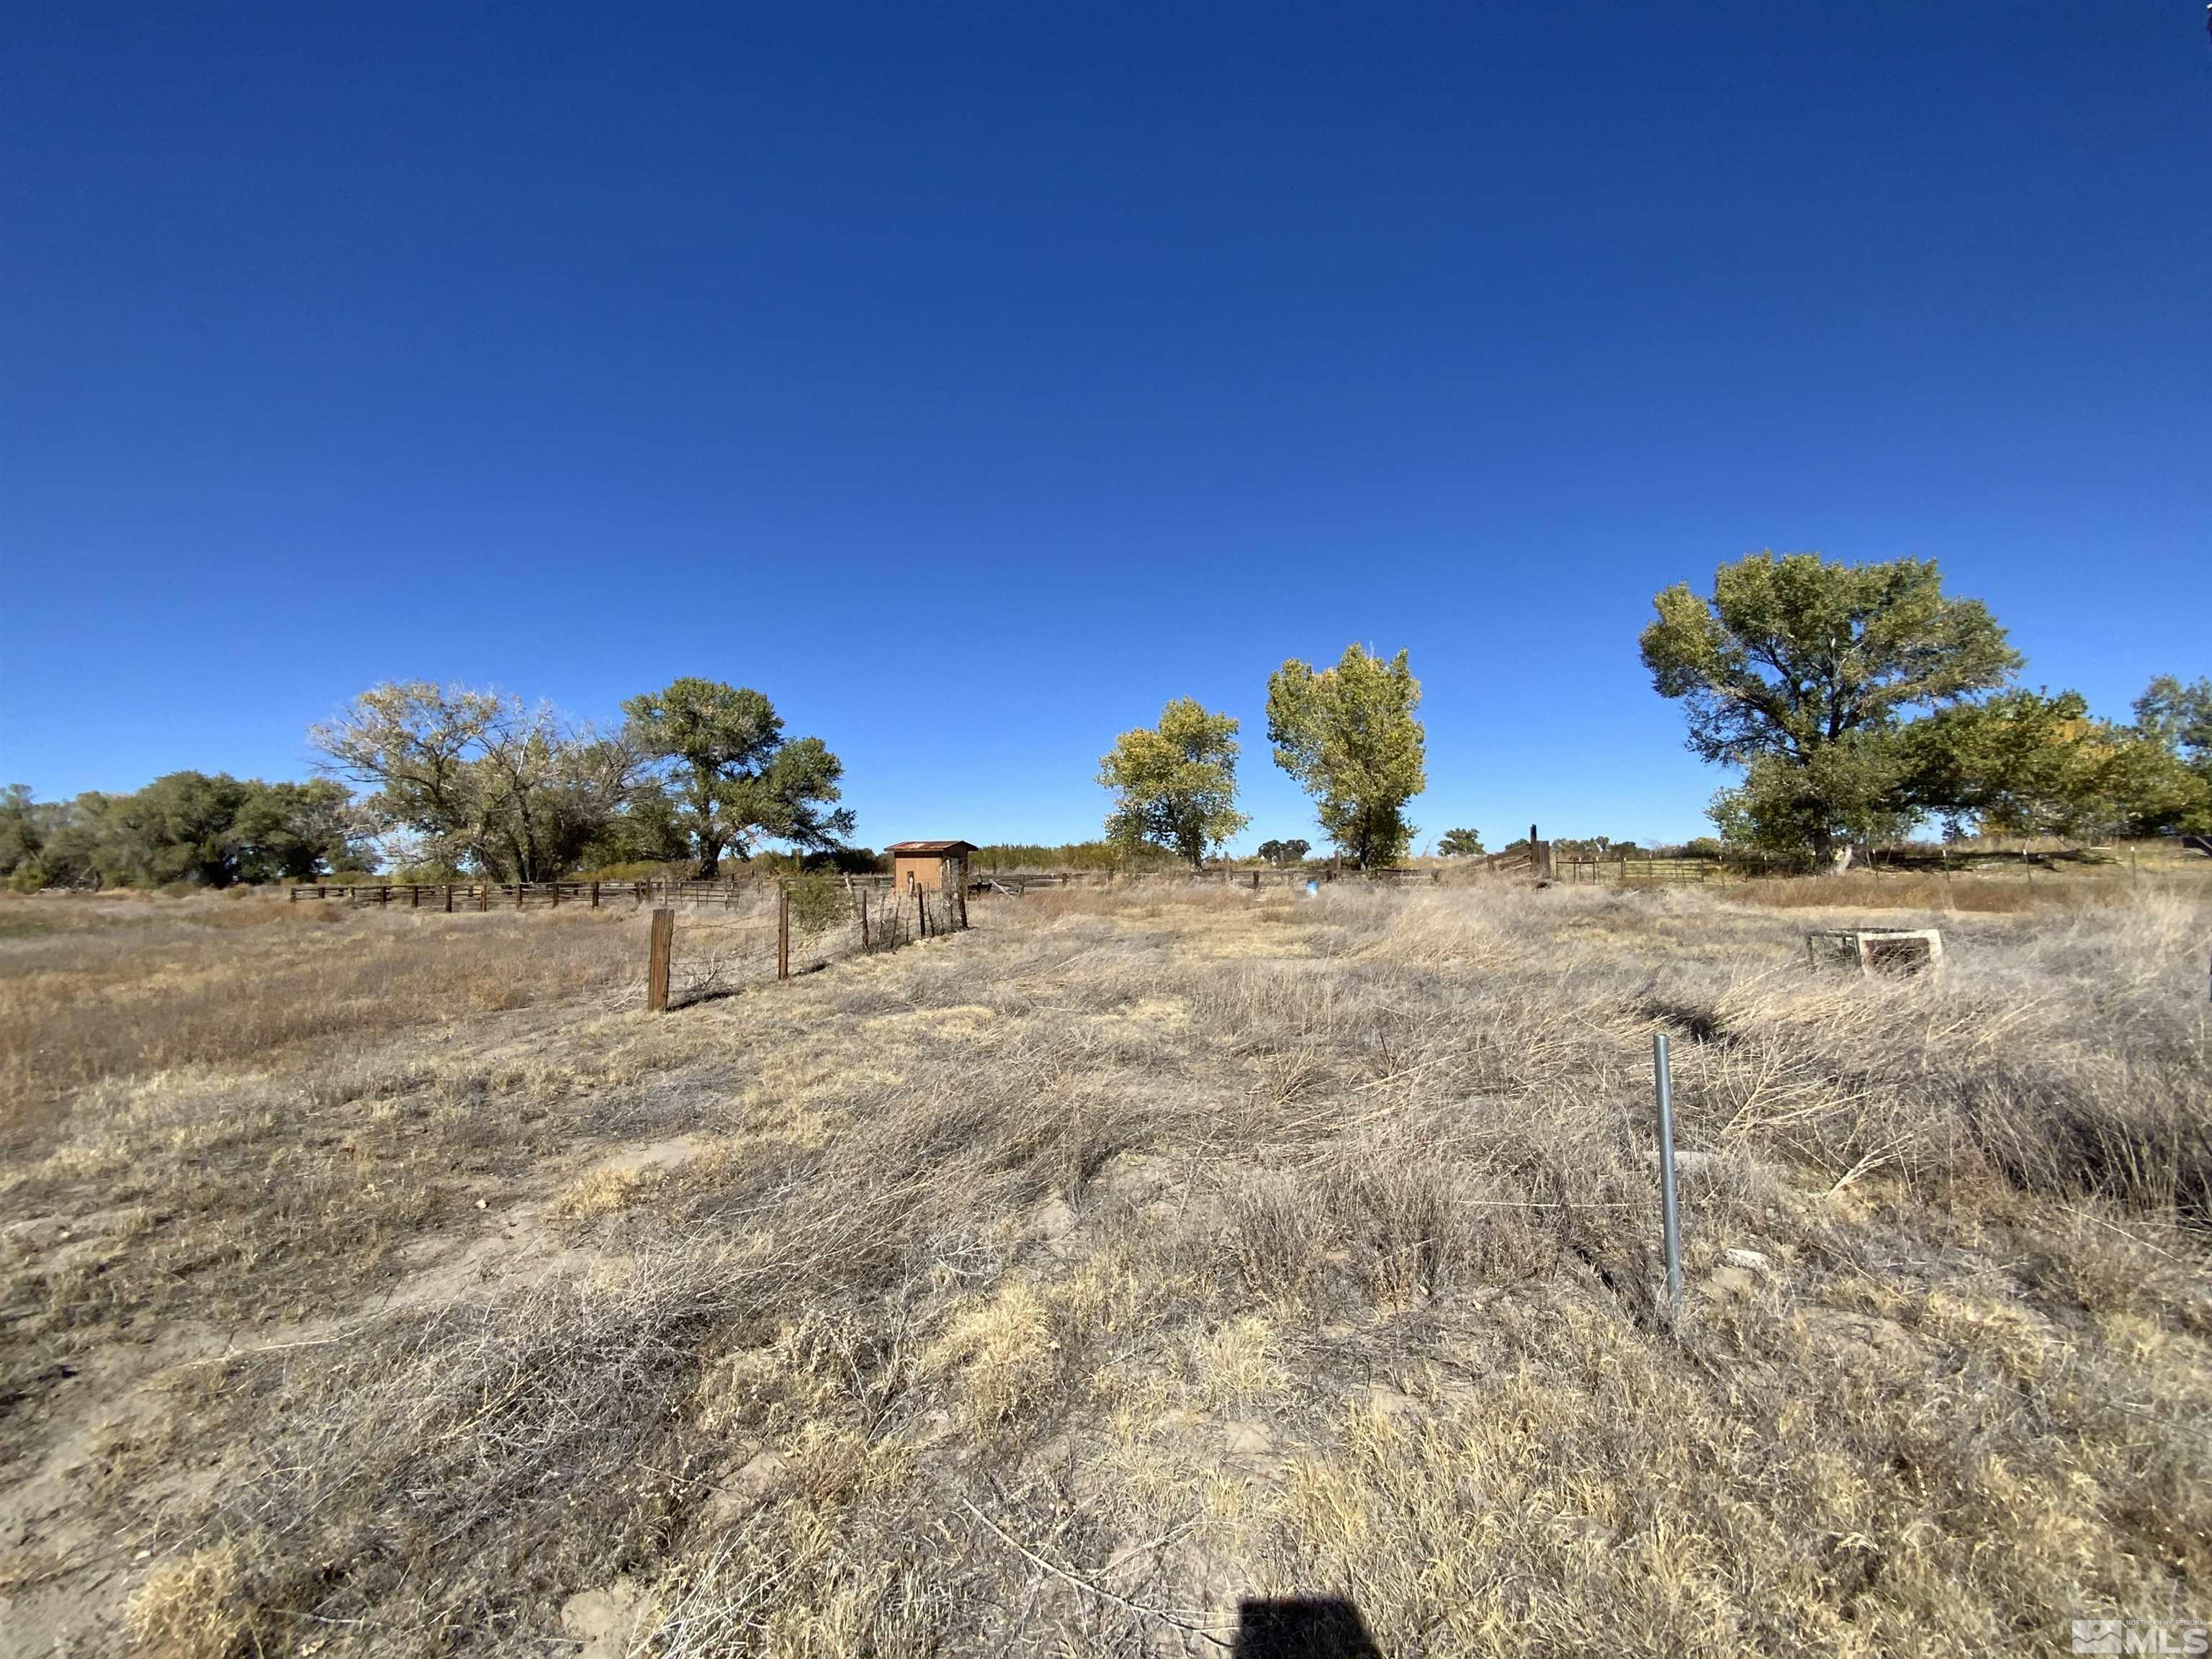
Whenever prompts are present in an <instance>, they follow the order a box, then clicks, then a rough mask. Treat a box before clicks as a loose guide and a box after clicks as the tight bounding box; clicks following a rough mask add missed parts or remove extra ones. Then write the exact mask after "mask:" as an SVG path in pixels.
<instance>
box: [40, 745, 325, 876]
mask: <svg viewBox="0 0 2212 1659" xmlns="http://www.w3.org/2000/svg"><path fill="white" fill-rule="evenodd" d="M363 828H364V826H363V822H362V818H361V817H360V815H359V814H358V813H357V812H356V810H355V806H354V802H353V796H352V792H351V791H349V790H348V789H347V788H346V787H344V786H343V784H339V783H336V782H333V781H331V780H329V779H327V778H318V779H315V780H313V781H310V782H307V783H264V782H263V781H261V780H260V779H258V778H234V777H232V776H231V775H229V774H228V773H225V772H218V773H216V774H213V775H210V774H208V773H205V772H172V773H170V774H168V775H167V776H165V777H159V778H156V779H155V780H154V781H153V782H151V783H149V784H148V785H147V786H146V787H144V788H143V789H140V790H137V792H135V793H131V794H127V795H118V794H104V793H100V792H98V791H92V792H88V793H85V794H82V795H79V796H77V797H76V799H73V800H66V801H37V800H33V799H32V798H31V792H30V791H29V790H28V789H27V788H26V787H23V786H22V785H21V784H20V783H18V784H10V785H9V787H8V788H7V790H6V791H5V792H4V793H0V875H4V876H5V877H6V878H7V880H8V883H9V885H10V886H12V887H14V888H15V890H17V891H19V892H27V891H33V890H37V889H39V888H41V887H69V886H94V885H97V886H110V887H112V886H138V887H162V886H168V885H171V884H176V883H179V882H181V883H188V884H192V885H195V886H205V887H228V886H230V885H232V884H234V883H237V882H251V881H280V880H284V879H287V878H300V877H304V876H313V875H316V874H319V873H320V872H325V871H330V870H337V869H343V868H345V867H347V866H349V865H354V864H358V863H359V862H361V860H362V858H363V857H364V854H363V852H362V845H361V843H362V832H363Z"/></svg>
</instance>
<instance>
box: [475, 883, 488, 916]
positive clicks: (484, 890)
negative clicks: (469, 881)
mask: <svg viewBox="0 0 2212 1659" xmlns="http://www.w3.org/2000/svg"><path fill="white" fill-rule="evenodd" d="M476 901H477V909H479V910H489V909H490V908H491V884H490V883H489V882H488V881H480V882H477V884H476Z"/></svg>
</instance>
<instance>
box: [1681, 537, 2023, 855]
mask: <svg viewBox="0 0 2212 1659" xmlns="http://www.w3.org/2000/svg"><path fill="white" fill-rule="evenodd" d="M1654 605H1655V606H1656V609H1657V611H1658V617H1657V619H1656V621H1654V622H1653V623H1651V624H1650V626H1649V627H1647V628H1646V629H1644V635H1643V640H1642V645H1643V655H1644V666H1645V667H1647V668H1648V669H1650V671H1651V682H1652V684H1653V686H1654V687H1655V688H1656V690H1658V692H1659V694H1660V695H1661V696H1665V697H1673V698H1680V699H1681V700H1682V702H1683V703H1684V705H1685V707H1686V712H1687V714H1688V717H1689V726H1690V736H1689V747H1690V749H1691V750H1692V752H1693V753H1695V754H1697V755H1699V756H1700V757H1703V758H1704V759H1705V760H1709V761H1714V762H1717V763H1722V764H1724V765H1730V766H1740V767H1742V768H1743V769H1745V776H1744V781H1743V783H1742V784H1741V786H1740V787H1737V788H1735V789H1730V790H1724V791H1723V792H1722V793H1720V794H1719V795H1718V796H1717V797H1715V800H1714V807H1713V812H1714V817H1715V820H1716V822H1717V823H1720V824H1721V825H1722V827H1723V829H1724V831H1726V832H1727V833H1728V834H1729V836H1731V838H1733V839H1738V840H1743V841H1747V842H1752V843H1753V844H1755V845H1762V846H1769V847H1779V848H1797V849H1805V850H1809V851H1811V852H1812V853H1814V854H1815V855H1816V856H1819V857H1826V856H1827V855H1829V854H1831V853H1832V850H1833V849H1834V848H1836V847H1838V845H1848V844H1849V843H1850V842H1857V841H1866V840H1871V839H1873V838H1875V837H1877V836H1882V835H1887V834H1891V833H1895V832H1897V831H1898V830H1899V829H1902V828H1903V827H1905V825H1907V824H1909V823H1911V820H1912V818H1913V817H1915V816H1917V813H1918V812H1919V811H1923V810H1925V800H1924V796H1921V795H1918V794H1917V793H1916V792H1915V791H1914V790H1913V789H1912V787H1911V782H1912V771H1913V767H1914V764H1915V757H1914V756H1913V755H1912V754H1911V752H1910V750H1909V749H1908V747H1907V746H1906V745H1905V744H1901V743H1900V742H1899V741H1898V733H1899V730H1900V728H1901V727H1902V726H1905V724H1906V723H1907V722H1908V721H1909V720H1910V718H1911V716H1912V715H1913V714H1918V713H1925V712H1927V711H1930V710H1936V709H1941V708H1948V707H1952V706H1954V705H1957V704H1960V703H1961V702H1966V701H1968V700H1970V699H1972V698H1974V697H1976V696H1979V695H1981V694H1984V693H1986V692H1990V691H1993V690H1996V689H1997V688H1999V687H2001V686H2002V685H2004V684H2006V683H2007V682H2008V680H2009V679H2010V678H2011V677H2012V675H2013V673H2014V672H2015V671H2016V670H2017V669H2018V667H2019V666H2020V657H2019V655H2018V653H2015V651H2014V650H2013V649H2012V648H2011V647H2010V646H2009V645H2008V644H2007V643H2006V641H2005V634H2004V630H2003V629H2002V628H2000V627H1998V626H1997V624H1996V620H1995V619H1994V618H1992V617H1990V613H1989V611H1988V610H1987V609H1986V608H1985V607H1984V606H1983V605H1982V604H1981V603H1980V602H1979V601H1978V600H1974V599H1951V598H1948V597H1947V596H1946V595H1945V594H1944V593H1943V591H1942V581H1941V579H1940V576H1939V574H1938V572H1937V570H1936V565H1935V564H1934V562H1931V561H1927V560H1918V559H1899V560H1895V561H1893V562H1888V563H1885V564H1868V565H1850V564H1843V563H1838V562H1830V561H1828V560H1826V559H1823V558H1821V557H1820V556H1819V555H1818V554H1815V553H1792V554H1787V555H1784V556H1776V555H1775V554H1772V553H1771V552H1770V553H1757V554H1753V555H1752V556H1750V557H1748V558H1746V559H1741V560H1739V561H1738V562H1735V563H1734V564H1729V565H1723V566H1722V567H1721V568H1720V569H1719V570H1717V572H1716V573H1715V574H1714V578H1713V592H1712V593H1711V597H1709V598H1700V597H1699V595H1698V594H1696V593H1694V592H1692V591H1691V589H1690V587H1689V586H1688V584H1686V583H1680V584H1677V585H1676V586H1673V587H1670V588H1668V589H1667V590H1666V591H1665V592H1662V593H1661V594H1659V595H1658V597H1657V598H1656V600H1655V601H1654Z"/></svg>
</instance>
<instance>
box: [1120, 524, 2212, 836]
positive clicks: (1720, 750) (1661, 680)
mask: <svg viewBox="0 0 2212 1659" xmlns="http://www.w3.org/2000/svg"><path fill="white" fill-rule="evenodd" d="M1654 607H1655V609H1656V613H1657V617H1656V620H1655V621H1654V622H1653V623H1651V624H1650V626H1649V627H1648V628H1646V629H1644V633H1643V635H1642V638H1641V641H1640V643H1641V647H1642V653H1643V659H1644V666H1645V667H1646V668H1647V669H1649V670H1650V674H1651V678H1652V685H1653V688H1654V689H1655V690H1656V691H1658V693H1659V694H1660V695H1661V696H1664V697H1668V698H1672V699H1676V700H1679V701H1680V702H1682V703H1683V704H1684V706H1685V708H1686V712H1687V714H1688V716H1689V728H1690V730H1689V746H1690V748H1691V750H1692V751H1693V752H1694V753H1696V754H1697V755H1699V757H1702V758H1703V759H1705V760H1708V761H1711V762H1714V763H1717V764H1720V765H1723V766H1726V767H1729V768H1731V769H1735V771H1736V772H1737V773H1738V774H1739V775H1740V778H1741V781H1739V782H1737V783H1735V784H1733V785H1731V786H1730V787H1725V788H1723V789H1722V790H1721V791H1720V792H1719V793H1717V795H1715V796H1714V798H1713V800H1712V804H1711V807H1710V809H1709V816H1710V817H1711V818H1712V820H1713V822H1714V824H1715V826H1716V827H1717V829H1719V830H1720V831H1721V840H1720V841H1719V842H1716V843H1712V849H1713V850H1714V851H1716V852H1719V851H1735V852H1742V853H1759V854H1765V855H1774V854H1780V855H1783V856H1784V857H1785V858H1788V859H1791V860H1829V859H1834V860H1838V862H1848V861H1849V860H1850V858H1851V857H1852V855H1853V854H1855V853H1856V852H1857V851H1858V850H1860V849H1865V848H1872V847H1874V846H1876V845H1880V844H1887V843H1891V842H1897V841H1899V840H1902V839H1904V838H1905V837H1906V836H1908V835H1910V834H1911V831H1912V830H1913V829H1915V828H1916V827H1917V826H1918V825H1921V824H1923V823H1929V822H1931V821H1933V822H1939V823H1942V826H1943V829H1944V832H1945V834H1946V836H1963V835H1965V834H1967V833H1969V832H1970V831H1976V832H1979V833H1984V834H1994V835H2002V836H2059V837H2067V838H2087V837H2104V836H2155V835H2165V834H2180V833H2186V834H2200V833H2212V679H2205V678H2200V679H2197V680H2196V681H2195V682H2193V683H2189V684H2185V683H2184V682H2182V681H2181V680H2180V679H2179V678H2174V677H2172V676H2171V675H2166V676H2160V678H2155V679H2154V680H2152V681H2151V682H2150V684H2149V685H2148V688H2147V689H2146V690H2145V691H2144V693H2143V695H2142V696H2141V697H2139V698H2137V699H2136V702H2135V705H2134V708H2133V711H2132V712H2133V714H2134V716H2135V718H2134V719H2133V720H2129V721H2119V720H2098V719H2094V718H2093V717H2092V716H2091V715H2090V714H2089V708H2088V704H2087V701H2086V700H2085V699H2084V698H2083V697H2082V696H2081V695H2080V694H2079V693H2077V692H2074V691H2059V692H2056V693H2053V692H2051V691H2049V690H2033V691H2031V690H2027V689H2026V688H2025V687H2022V686H2021V685H2020V684H2017V681H2018V678H2019V675H2020V673H2021V669H2022V668H2023V666H2024V664H2023V662H2022V659H2021V655H2020V653H2018V652H2016V651H2015V650H2014V649H2013V648H2012V647H2011V646H2010V644H2009V643H2008V641H2007V639H2006V636H2005V632H2004V630H2003V629H2002V628H2000V627H1999V626H1998V625H1997V623H1996V619H1995V618H1993V617H1991V616H1990V613H1989V611H1988V609H1987V608H1986V607H1985V606H1984V605H1982V604H1981V602H1980V601H1978V600H1975V599H1956V598H1953V597H1951V596H1949V595H1947V594H1946V593H1944V592H1943V591H1942V580H1941V578H1940V575H1939V574H1938V572H1937V569H1936V565H1935V564H1934V563H1933V562H1929V561H1924V560H1916V559H1899V560H1894V561H1892V562H1887V563H1878V564H1867V565H1850V564H1844V563H1841V562H1833V561H1830V560H1827V559H1823V558H1822V557H1820V556H1819V555H1818V554H1814V553H1795V554H1788V555H1783V556H1777V555H1775V554H1773V553H1757V554H1753V555H1752V556H1749V557H1747V558H1744V559H1741V560H1739V561H1737V562H1735V563H1734V564H1729V565H1724V566H1723V567H1721V568H1720V569H1719V570H1717V572H1716V573H1715V575H1714V585H1713V592H1711V595H1709V596H1705V597H1700V596H1699V595H1698V594H1696V593H1695V592H1692V590H1691V589H1690V587H1689V586H1688V585H1687V584H1680V585H1677V586H1674V587H1670V588H1668V589H1667V590H1666V591H1665V592H1662V593H1661V594H1659V595H1658V596H1657V598H1656V599H1655V601H1654ZM1420 697H1421V688H1420V683H1419V681H1418V680H1416V679H1415V678H1413V674H1412V672H1411V671H1410V669H1409V668H1408V666H1407V656H1406V653H1404V652H1402V651H1401V652H1400V653H1398V654H1397V655H1396V656H1395V658H1390V659H1383V658H1382V657H1378V656H1376V655H1375V654H1374V653H1371V652H1370V651H1368V650H1367V649H1366V648H1365V647H1362V646H1358V645H1353V646H1352V647H1349V648H1347V649H1346V652H1345V653H1344V655H1343V657H1342V658H1341V659H1340V660H1339V661H1338V662H1337V663H1336V665H1334V666H1333V667H1330V668H1326V669H1322V670H1319V671H1316V669H1314V668H1313V667H1312V666H1311V665H1309V664H1306V663H1304V662H1298V661H1295V660H1293V661H1291V662H1286V663H1285V664H1284V665H1283V666H1282V667H1281V668H1280V669H1279V670H1278V671H1276V672H1275V673H1274V674H1273V676H1271V677H1270V678H1269V679H1268V682H1267V738H1268V741H1269V743H1270V744H1272V745H1273V758H1274V761H1275V763H1276V764H1277V765H1278V766H1279V767H1281V768H1282V769H1284V770H1285V771H1286V772H1288V773H1289V774H1290V775H1291V776H1292V777H1294V778H1296V779H1297V781H1298V782H1299V783H1300V784H1302V785H1303V786H1304V787H1305V789H1306V790H1307V792H1308V793H1310V794H1311V795H1312V797H1313V799H1314V808H1315V812H1314V817H1315V822H1316V824H1317V826H1318V827H1319V829H1320V830H1321V832H1322V835H1324V836H1326V837H1328V841H1329V842H1331V843H1332V844H1333V845H1334V847H1335V848H1336V849H1337V851H1338V852H1339V854H1340V855H1341V856H1343V857H1344V858H1345V859H1346V860H1350V861H1351V862H1352V863H1354V864H1359V865H1374V864H1388V863H1390V862H1392V861H1394V860H1397V859H1399V858H1401V857H1403V856H1404V855H1405V854H1406V852H1407V849H1408V848H1410V846H1411V845H1412V842H1413V836H1414V835H1415V834H1416V830H1415V828H1414V826H1413V823H1412V822H1411V821H1410V820H1409V819H1408V818H1407V815H1406V809H1407V805H1408V804H1409V803H1410V802H1411V801H1412V800H1413V798H1414V797H1416V796H1417V795H1419V793H1421V791H1422V790H1423V789H1424V788H1425V787H1426V783H1427V773H1426V762H1425V732H1424V731H1423V729H1422V726H1421V724H1420V722H1419V720H1415V719H1414V718H1413V716H1414V713H1415V711H1416V710H1417V709H1418V708H1419V704H1420ZM1238 729H1239V723H1238V721H1237V719H1236V718H1235V717H1234V716H1233V715H1231V714H1225V713H1218V712H1214V711H1210V710H1208V709H1206V708H1204V707H1202V706H1201V705H1200V703H1198V702H1195V701H1194V700H1193V699H1191V698H1188V697H1182V698H1177V699H1176V700H1175V701H1174V702H1170V703H1169V704H1168V705H1167V707H1166V708H1164V710H1163V711H1162V712H1161V715H1160V719H1159V722H1158V725H1157V726H1149V727H1143V728H1139V730H1136V731H1133V732H1124V733H1123V734H1122V735H1121V737H1120V738H1118V739H1116V740H1115V744H1114V747H1113V749H1112V750H1110V751H1109V753H1108V754H1107V755H1106V756H1105V757H1103V759H1102V760H1101V762H1100V763H1099V772H1098V781H1099V783H1100V784H1101V785H1103V787H1105V788H1107V789H1108V790H1109V791H1110V792H1111V793H1112V794H1113V797H1114V800H1113V805H1112V807H1111V810H1110V811H1109V813H1108V815H1107V818H1106V825H1105V829H1106V838H1107V840H1108V841H1109V842H1111V843H1113V844H1114V845H1115V846H1118V847H1121V848H1129V849H1133V848H1152V849H1156V850H1157V851H1158V852H1161V853H1164V854H1171V855H1173V856H1175V857H1176V858H1179V859H1182V860H1184V861H1186V862H1188V863H1189V864H1191V865H1193V866H1199V865H1202V864H1203V863H1204V862H1205V860H1206V857H1207V856H1208V854H1210V853H1213V852H1217V851H1218V850H1219V849H1220V848H1223V847H1225V844H1226V843H1227V842H1229V840H1230V839H1231V838H1232V837H1233V836H1237V834H1239V833H1240V832H1241V831H1242V830H1243V828H1244V826H1245V824H1246V823H1247V822H1248V820H1247V818H1246V817H1245V815H1244V814H1243V812H1242V811H1238V809H1237V760H1238V757H1239V752H1240V750H1239V745H1238V743H1237V732H1238ZM1285 845H1286V843H1284V842H1269V843H1267V846H1268V848H1274V849H1276V856H1277V857H1278V858H1279V857H1280V855H1281V849H1282V848H1284V847H1285ZM1692 845H1693V846H1694V845H1696V843H1692ZM1634 846H1635V843H1634V842H1627V841H1622V842H1615V841H1613V840H1611V839H1610V838H1609V837H1607V836H1594V837H1591V838H1590V839H1589V840H1588V841H1585V842H1563V843H1560V844H1559V846H1558V847H1555V848H1554V852H1555V854H1558V853H1559V852H1560V851H1562V850H1565V851H1566V852H1567V853H1569V854H1571V855H1578V856H1586V857H1603V856H1608V855H1614V856H1617V855H1619V854H1621V853H1623V852H1626V851H1629V850H1632V849H1633V848H1634ZM1437 848H1438V851H1439V852H1441V853H1442V854H1443V855H1444V856H1446V857H1450V858H1471V857H1475V856H1479V855H1480V854H1481V853H1482V851H1483V847H1482V840H1481V837H1480V836H1479V835H1477V834H1476V833H1475V832H1474V830H1472V829H1449V830H1447V831H1446V832H1445V833H1444V834H1443V836H1442V837H1441V838H1440V840H1439V842H1438V843H1437ZM1265 850H1266V849H1264V848H1263V851H1265ZM1701 850H1702V849H1701Z"/></svg>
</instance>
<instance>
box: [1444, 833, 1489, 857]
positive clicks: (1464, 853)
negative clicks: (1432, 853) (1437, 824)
mask: <svg viewBox="0 0 2212 1659" xmlns="http://www.w3.org/2000/svg"><path fill="white" fill-rule="evenodd" d="M1437 853H1438V854H1440V855H1441V856H1443V857H1444V858H1448V859H1479V858H1480V857H1481V856H1482V836H1480V834H1479V833H1478V832H1476V831H1475V830H1473V829H1447V830H1445V831H1444V832H1443V835H1442V836H1438V837H1437Z"/></svg>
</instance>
